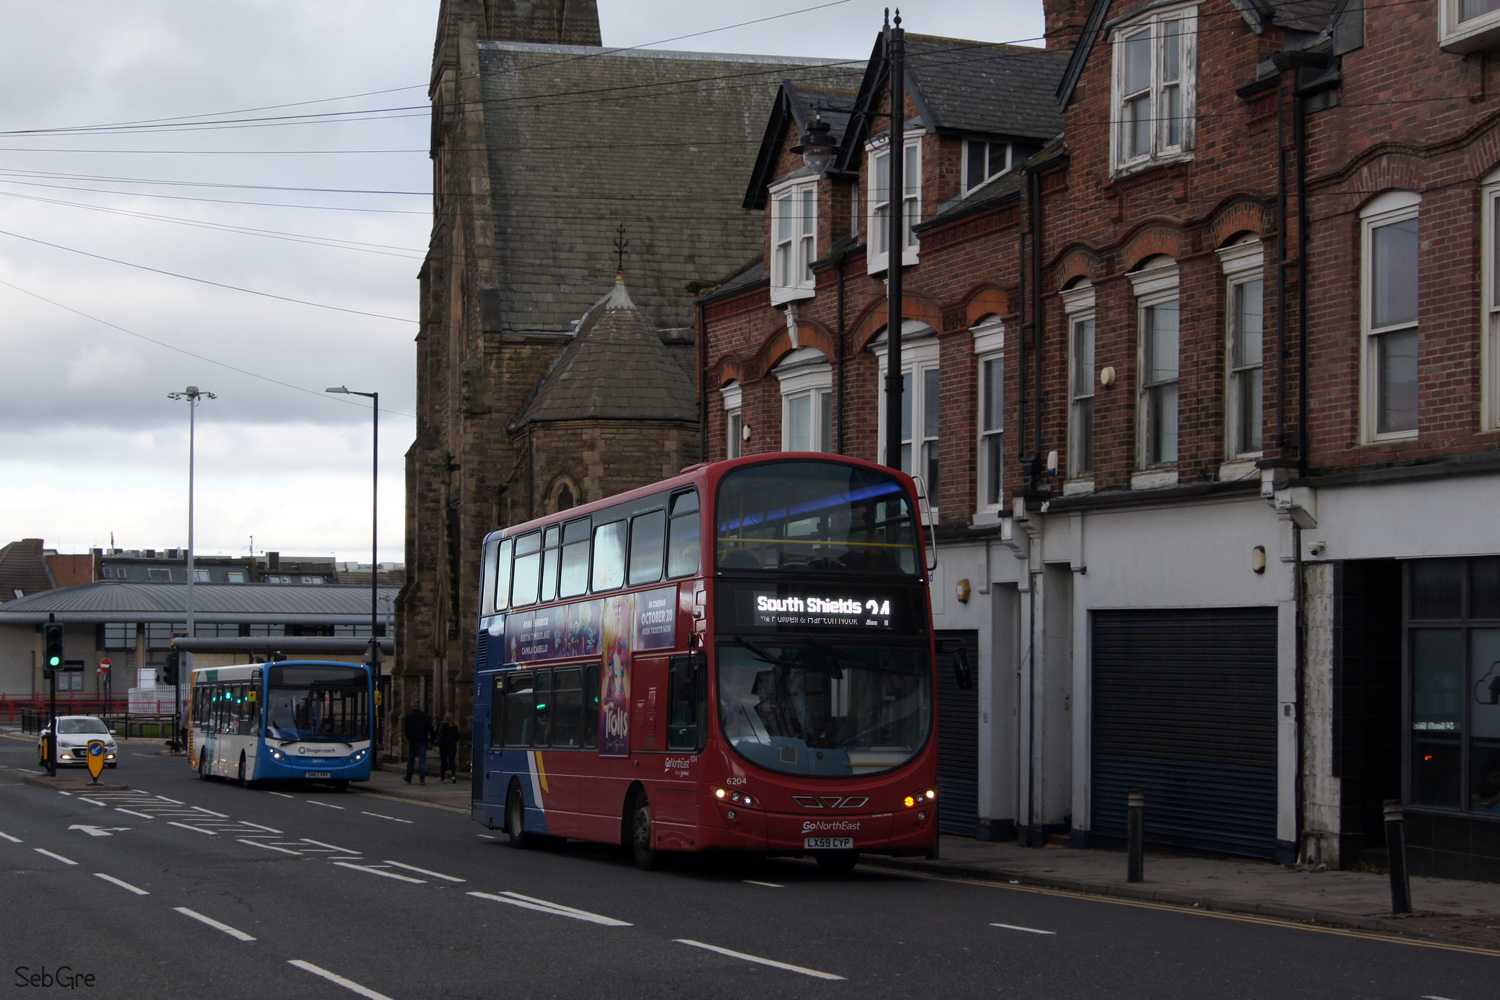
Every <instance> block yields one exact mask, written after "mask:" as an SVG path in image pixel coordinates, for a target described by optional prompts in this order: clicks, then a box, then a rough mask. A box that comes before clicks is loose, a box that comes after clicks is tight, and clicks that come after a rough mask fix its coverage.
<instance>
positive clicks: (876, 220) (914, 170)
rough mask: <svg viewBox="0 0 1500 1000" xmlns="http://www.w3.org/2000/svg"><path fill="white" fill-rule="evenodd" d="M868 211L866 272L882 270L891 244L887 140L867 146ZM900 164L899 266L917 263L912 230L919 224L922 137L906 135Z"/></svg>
mask: <svg viewBox="0 0 1500 1000" xmlns="http://www.w3.org/2000/svg"><path fill="white" fill-rule="evenodd" d="M868 148H869V172H870V173H869V175H870V178H871V181H870V185H869V188H870V210H869V215H868V216H867V218H866V224H867V226H868V230H867V234H866V240H865V242H866V243H867V244H868V245H869V271H870V273H871V274H875V273H876V272H878V271H884V270H885V269H886V267H887V266H888V264H889V257H890V245H891V224H890V218H891V150H890V140H889V138H886V140H885V141H884V143H881V142H880V141H878V140H877V141H876V142H872V143H871V144H870V145H869V147H868ZM904 156H905V158H904V160H903V161H902V164H903V165H902V170H903V174H902V195H901V214H902V226H901V232H902V249H901V263H902V264H915V263H917V234H916V233H915V232H913V231H912V227H913V226H915V225H916V224H917V223H918V222H920V221H922V137H921V136H920V135H916V136H908V137H907V139H906V144H905V147H904Z"/></svg>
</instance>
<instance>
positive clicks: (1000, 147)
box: [964, 139, 1010, 194]
mask: <svg viewBox="0 0 1500 1000" xmlns="http://www.w3.org/2000/svg"><path fill="white" fill-rule="evenodd" d="M1009 169H1010V143H1008V142H983V141H981V140H979V139H968V140H966V141H965V142H964V194H968V193H969V192H970V191H972V190H974V189H975V188H977V187H978V186H979V185H981V184H983V183H984V182H985V181H987V180H989V179H990V178H991V177H999V176H1000V175H1001V174H1003V173H1005V172H1006V171H1007V170H1009Z"/></svg>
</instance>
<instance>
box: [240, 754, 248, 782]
mask: <svg viewBox="0 0 1500 1000" xmlns="http://www.w3.org/2000/svg"><path fill="white" fill-rule="evenodd" d="M237 780H238V781H239V783H240V785H241V786H243V787H245V788H249V787H250V782H248V781H246V780H245V755H244V754H240V773H239V778H238V779H237Z"/></svg>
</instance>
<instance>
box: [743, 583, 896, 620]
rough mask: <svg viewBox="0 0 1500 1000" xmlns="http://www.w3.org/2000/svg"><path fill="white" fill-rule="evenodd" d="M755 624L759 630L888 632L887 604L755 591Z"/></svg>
mask: <svg viewBox="0 0 1500 1000" xmlns="http://www.w3.org/2000/svg"><path fill="white" fill-rule="evenodd" d="M755 624H756V625H757V626H758V627H761V628H775V627H776V626H778V625H793V626H814V627H815V626H820V625H821V626H832V627H842V628H848V627H859V628H890V627H891V601H890V598H888V597H868V598H864V599H861V598H858V597H838V596H832V597H797V596H794V595H778V594H775V593H772V592H769V591H757V592H756V594H755Z"/></svg>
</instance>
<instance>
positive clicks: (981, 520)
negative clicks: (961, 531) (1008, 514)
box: [969, 506, 1002, 528]
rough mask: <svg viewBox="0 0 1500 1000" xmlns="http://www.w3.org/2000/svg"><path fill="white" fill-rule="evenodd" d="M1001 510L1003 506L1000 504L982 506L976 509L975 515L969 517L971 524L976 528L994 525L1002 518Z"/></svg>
mask: <svg viewBox="0 0 1500 1000" xmlns="http://www.w3.org/2000/svg"><path fill="white" fill-rule="evenodd" d="M1000 510H1001V508H1000V507H999V506H994V507H980V508H979V509H978V510H976V511H974V516H973V517H972V518H970V519H969V526H970V527H974V528H992V527H994V526H995V525H997V524H999V523H1000V522H1001V520H1002V518H1001V516H1000Z"/></svg>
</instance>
